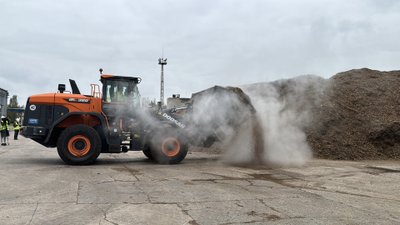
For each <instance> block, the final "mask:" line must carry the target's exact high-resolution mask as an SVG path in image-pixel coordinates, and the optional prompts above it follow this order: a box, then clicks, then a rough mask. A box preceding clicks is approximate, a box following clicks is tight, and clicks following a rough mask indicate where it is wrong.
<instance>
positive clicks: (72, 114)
mask: <svg viewBox="0 0 400 225" xmlns="http://www.w3.org/2000/svg"><path fill="white" fill-rule="evenodd" d="M74 115H91V116H94V117H96V118H98V119H99V120H100V125H101V127H102V129H103V132H104V134H107V125H106V124H107V121H106V120H105V119H104V116H103V115H101V114H100V113H94V112H70V113H67V114H65V115H63V116H62V117H60V118H59V119H57V120H56V121H54V122H53V124H52V125H51V127H50V129H49V133H48V134H47V136H46V139H45V141H44V143H48V142H49V141H50V137H51V135H52V134H53V130H54V128H55V127H56V126H57V125H58V124H60V123H61V122H63V121H64V120H65V119H67V118H69V117H70V116H74ZM106 140H107V143H108V137H107V135H106Z"/></svg>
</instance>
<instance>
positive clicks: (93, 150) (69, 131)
mask: <svg viewBox="0 0 400 225" xmlns="http://www.w3.org/2000/svg"><path fill="white" fill-rule="evenodd" d="M57 152H58V155H59V156H60V158H61V159H62V160H63V161H64V162H65V163H67V164H70V165H88V164H92V163H93V162H94V161H95V160H96V159H97V157H98V156H99V155H100V152H101V140H100V137H99V135H98V133H97V132H96V130H95V129H93V128H92V127H89V126H86V125H74V126H71V127H68V128H66V129H65V130H64V131H63V132H62V133H61V135H60V137H59V138H58V141H57Z"/></svg>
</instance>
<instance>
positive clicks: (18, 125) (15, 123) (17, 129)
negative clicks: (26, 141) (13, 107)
mask: <svg viewBox="0 0 400 225" xmlns="http://www.w3.org/2000/svg"><path fill="white" fill-rule="evenodd" d="M20 130H21V125H20V124H19V118H17V119H15V121H14V140H18V133H19V131H20Z"/></svg>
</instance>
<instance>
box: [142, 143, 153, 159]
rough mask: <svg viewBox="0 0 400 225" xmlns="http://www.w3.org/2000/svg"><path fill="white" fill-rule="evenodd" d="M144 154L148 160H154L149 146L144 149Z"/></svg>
mask: <svg viewBox="0 0 400 225" xmlns="http://www.w3.org/2000/svg"><path fill="white" fill-rule="evenodd" d="M143 154H144V155H145V156H146V157H147V158H148V159H153V156H152V155H151V150H150V146H149V145H147V144H146V145H145V146H144V149H143Z"/></svg>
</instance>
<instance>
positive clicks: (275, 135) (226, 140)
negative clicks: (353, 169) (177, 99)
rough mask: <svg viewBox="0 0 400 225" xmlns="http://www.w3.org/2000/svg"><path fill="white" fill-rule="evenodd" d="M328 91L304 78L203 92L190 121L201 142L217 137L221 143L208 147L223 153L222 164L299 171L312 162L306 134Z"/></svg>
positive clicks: (326, 85) (318, 82) (325, 85)
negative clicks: (293, 167) (296, 168)
mask: <svg viewBox="0 0 400 225" xmlns="http://www.w3.org/2000/svg"><path fill="white" fill-rule="evenodd" d="M329 86H330V85H329V82H327V81H326V80H325V79H323V78H320V77H318V76H311V75H307V76H300V77H297V78H294V79H290V80H280V81H276V82H272V83H257V84H252V85H246V86H243V87H242V89H239V88H231V87H228V88H227V89H225V91H211V92H210V91H207V92H206V94H203V96H202V98H198V99H197V100H196V98H194V102H193V103H194V104H193V113H192V114H193V115H192V118H191V121H192V122H194V124H195V128H194V129H197V131H198V135H197V136H198V138H199V139H201V141H207V140H206V139H207V138H209V137H210V136H213V135H214V136H216V139H218V140H219V141H220V142H219V143H218V142H217V143H216V144H214V145H213V146H212V148H218V149H222V151H223V157H222V160H223V161H224V162H227V163H234V164H251V165H257V164H258V165H259V164H263V165H268V166H301V165H303V164H304V163H306V162H307V161H308V160H309V159H311V158H312V151H311V148H310V146H309V144H308V143H307V139H306V138H307V137H306V133H305V129H306V128H307V127H308V126H309V125H310V124H311V123H312V122H313V121H314V120H315V119H317V118H315V117H314V116H313V113H312V110H313V109H314V108H315V107H316V106H317V105H319V104H321V102H322V101H326V99H324V97H323V96H325V92H326V91H327V90H328V89H329ZM214 88H215V87H214ZM222 90H223V89H222ZM242 90H243V91H242ZM200 129H202V130H200Z"/></svg>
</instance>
